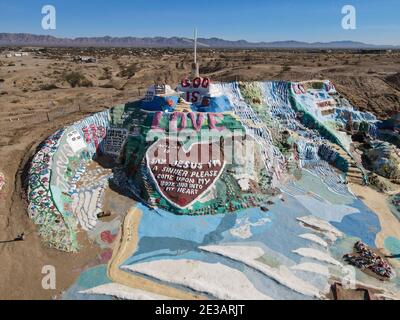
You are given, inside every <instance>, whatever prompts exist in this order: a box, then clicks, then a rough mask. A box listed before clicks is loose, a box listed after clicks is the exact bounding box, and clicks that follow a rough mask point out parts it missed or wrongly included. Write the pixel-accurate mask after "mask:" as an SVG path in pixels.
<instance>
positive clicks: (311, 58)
mask: <svg viewBox="0 0 400 320" xmlns="http://www.w3.org/2000/svg"><path fill="white" fill-rule="evenodd" d="M9 50H10V48H0V154H1V156H0V172H2V173H4V176H5V186H4V187H3V189H2V190H0V241H4V240H10V239H13V238H15V237H16V235H17V234H19V233H21V232H25V234H26V235H27V236H26V240H25V241H21V242H11V243H0V261H1V263H0V299H4V298H8V299H17V298H24V299H31V298H32V299H49V298H51V297H54V296H55V295H59V294H60V292H61V291H62V290H63V289H65V288H68V287H69V286H70V285H71V284H72V283H73V282H74V281H75V280H76V278H77V277H78V275H79V273H80V272H81V271H82V270H83V269H84V268H85V267H87V266H90V265H92V264H94V263H95V261H97V260H96V259H97V254H98V249H96V247H95V246H94V245H93V244H91V243H90V242H89V241H88V240H87V239H86V235H85V234H84V233H82V234H81V235H80V236H81V237H82V240H81V243H83V247H82V249H81V251H80V252H79V253H77V254H67V253H62V252H58V251H56V250H53V249H49V248H47V247H45V246H43V245H42V244H41V241H40V239H39V237H38V235H37V233H36V227H35V226H34V225H33V223H32V222H31V221H30V219H29V218H28V217H27V211H26V201H25V198H26V195H25V187H26V186H25V183H26V177H27V170H28V169H29V160H30V158H31V156H32V155H33V154H34V153H35V150H36V147H37V146H38V144H39V143H40V142H41V141H42V140H43V139H45V138H46V137H47V136H48V135H50V134H51V133H53V132H54V131H56V130H57V129H58V128H60V127H62V126H64V125H66V124H69V123H71V122H73V121H76V120H78V119H81V118H83V117H85V116H87V115H88V114H90V113H93V112H97V111H101V110H104V109H105V108H108V107H110V106H112V105H114V104H117V103H123V102H127V101H129V100H133V99H135V98H137V97H138V96H142V95H143V94H144V91H145V88H147V86H148V85H150V84H152V83H154V81H165V82H167V83H170V84H174V83H177V82H178V81H180V79H181V78H182V77H184V76H186V75H188V74H189V71H190V63H191V61H192V53H191V51H189V50H174V49H144V50H142V49H63V48H58V49H42V50H37V49H32V48H25V49H24V51H29V52H30V55H29V56H28V57H13V58H4V56H3V53H4V52H5V51H9ZM11 50H14V49H11ZM77 55H93V56H95V57H96V58H97V63H88V64H82V63H78V62H74V61H73V58H74V56H77ZM199 61H200V66H201V68H200V72H201V73H202V75H206V76H210V77H211V78H212V79H214V80H227V81H229V80H271V79H284V80H307V79H312V78H328V79H331V80H333V81H334V82H335V84H336V85H337V87H338V89H339V90H340V91H341V92H343V93H344V94H345V95H346V96H347V97H348V98H349V99H350V100H351V101H352V102H353V103H354V104H356V105H357V106H359V107H360V109H363V110H371V111H373V112H375V113H376V114H377V115H378V116H380V117H386V116H387V115H388V114H390V113H392V112H393V111H399V110H400V91H399V88H398V86H397V84H398V83H397V82H396V81H397V79H398V77H397V76H396V74H398V72H399V68H398V66H399V64H400V52H391V53H389V52H386V53H385V52H384V53H369V54H361V53H355V52H348V51H340V52H329V51H325V52H304V51H297V52H296V51H267V50H211V49H207V50H200V52H199ZM71 72H78V73H79V74H80V75H81V76H83V77H84V79H85V82H81V84H79V85H77V86H76V87H72V86H71V83H69V82H68V77H67V76H66V75H67V74H69V73H71ZM392 218H393V217H392ZM388 219H391V218H388ZM384 220H385V219H384ZM388 221H392V220H388ZM390 228H392V227H391V225H390V223H389V225H387V227H384V229H385V230H388V234H397V233H392V231H391V229H390ZM394 231H395V230H394ZM396 232H398V231H396ZM46 264H51V265H54V266H55V267H56V271H57V289H56V290H43V289H42V287H41V280H42V278H43V276H44V275H43V274H42V273H41V270H42V267H43V266H44V265H46Z"/></svg>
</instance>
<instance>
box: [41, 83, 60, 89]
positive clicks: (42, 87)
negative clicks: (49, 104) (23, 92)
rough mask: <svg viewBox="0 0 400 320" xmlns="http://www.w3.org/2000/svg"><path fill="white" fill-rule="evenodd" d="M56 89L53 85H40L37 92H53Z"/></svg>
mask: <svg viewBox="0 0 400 320" xmlns="http://www.w3.org/2000/svg"><path fill="white" fill-rule="evenodd" d="M53 89H58V87H57V86H56V85H55V84H54V83H49V84H42V85H40V86H39V90H53Z"/></svg>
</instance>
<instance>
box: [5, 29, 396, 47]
mask: <svg viewBox="0 0 400 320" xmlns="http://www.w3.org/2000/svg"><path fill="white" fill-rule="evenodd" d="M198 41H199V42H200V43H202V44H205V45H207V46H209V47H211V48H282V49H285V48H293V49H295V48H299V49H300V48H301V49H336V48H337V49H339V48H340V49H400V45H399V46H391V45H373V44H366V43H362V42H355V41H331V42H312V43H309V42H301V41H274V42H248V41H246V40H237V41H230V40H224V39H219V38H199V39H198ZM192 45H193V44H192V43H191V42H190V41H188V39H187V38H183V37H171V38H165V37H143V38H138V37H110V36H104V37H80V38H73V39H71V38H57V37H53V36H48V35H34V34H29V33H0V46H37V47H148V48H163V47H173V48H188V47H191V46H192Z"/></svg>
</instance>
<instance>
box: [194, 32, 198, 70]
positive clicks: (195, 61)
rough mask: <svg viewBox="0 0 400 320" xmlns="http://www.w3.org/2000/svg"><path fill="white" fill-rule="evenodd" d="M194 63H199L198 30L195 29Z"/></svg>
mask: <svg viewBox="0 0 400 320" xmlns="http://www.w3.org/2000/svg"><path fill="white" fill-rule="evenodd" d="M194 63H197V28H194Z"/></svg>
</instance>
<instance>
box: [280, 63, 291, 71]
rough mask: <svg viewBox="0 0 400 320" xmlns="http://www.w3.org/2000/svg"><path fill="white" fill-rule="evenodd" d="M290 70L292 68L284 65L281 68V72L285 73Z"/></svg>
mask: <svg viewBox="0 0 400 320" xmlns="http://www.w3.org/2000/svg"><path fill="white" fill-rule="evenodd" d="M291 69H292V67H291V66H288V65H286V64H285V65H283V66H282V72H287V71H290V70H291Z"/></svg>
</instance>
